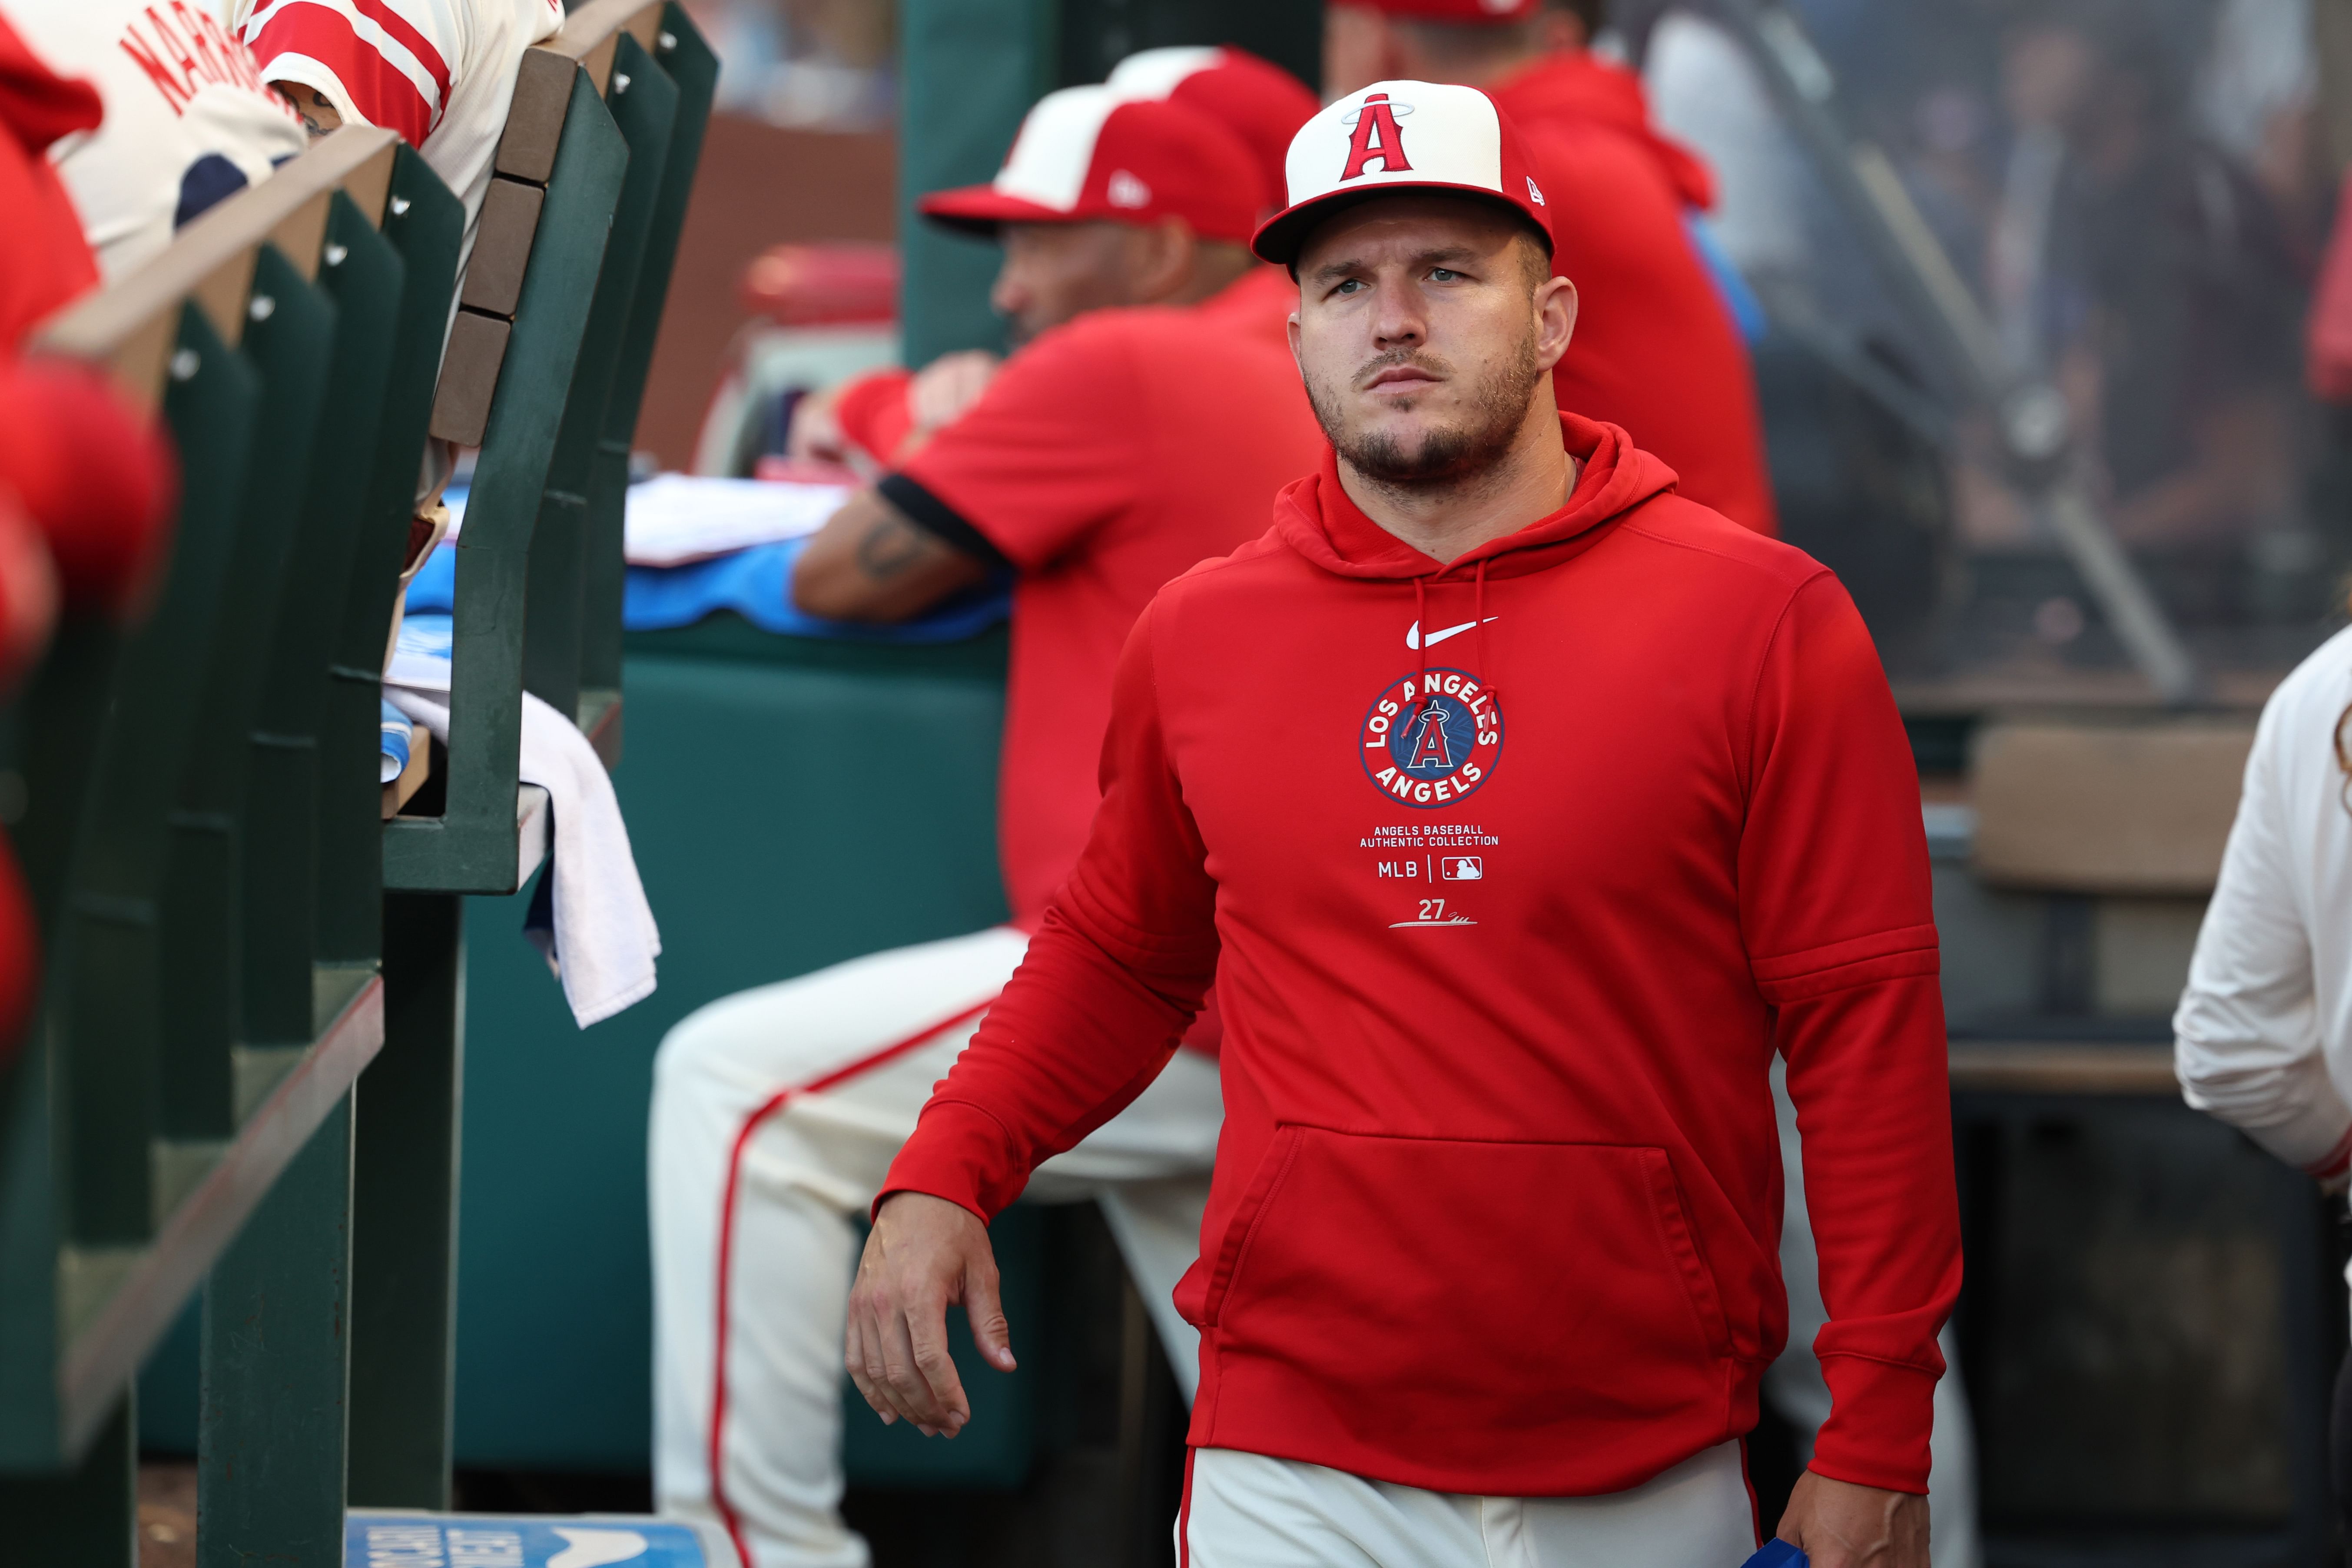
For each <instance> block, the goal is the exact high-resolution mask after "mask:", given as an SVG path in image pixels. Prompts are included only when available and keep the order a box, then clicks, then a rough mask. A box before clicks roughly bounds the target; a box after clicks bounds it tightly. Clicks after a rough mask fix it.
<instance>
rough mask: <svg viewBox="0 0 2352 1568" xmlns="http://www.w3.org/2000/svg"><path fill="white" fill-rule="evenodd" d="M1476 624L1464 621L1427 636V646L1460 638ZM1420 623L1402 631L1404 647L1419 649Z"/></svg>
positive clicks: (1490, 618) (1490, 617)
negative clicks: (1451, 638) (1450, 638)
mask: <svg viewBox="0 0 2352 1568" xmlns="http://www.w3.org/2000/svg"><path fill="white" fill-rule="evenodd" d="M1486 618H1487V619H1488V620H1490V621H1491V620H1494V619H1496V616H1487V617H1486ZM1477 624H1478V623H1477V622H1475V621H1465V622H1463V623H1462V624H1461V625H1460V626H1447V627H1446V628H1445V629H1444V631H1438V632H1432V633H1430V634H1429V646H1430V647H1436V646H1437V645H1438V644H1439V643H1442V642H1444V640H1445V639H1446V638H1447V637H1460V636H1461V635H1462V634H1463V633H1464V632H1466V631H1468V630H1469V629H1470V628H1471V627H1472V626H1476V625H1477ZM1421 644H1422V636H1421V623H1420V622H1419V621H1415V622H1413V623H1412V625H1411V626H1407V627H1405V629H1404V646H1405V647H1411V648H1417V647H1421Z"/></svg>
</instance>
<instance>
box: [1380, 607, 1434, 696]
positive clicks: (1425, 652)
mask: <svg viewBox="0 0 2352 1568" xmlns="http://www.w3.org/2000/svg"><path fill="white" fill-rule="evenodd" d="M1412 614H1413V622H1412V626H1413V639H1412V640H1413V641H1415V642H1417V643H1419V644H1420V645H1421V676H1420V679H1418V680H1417V681H1416V682H1415V683H1414V685H1413V689H1414V690H1415V691H1418V692H1419V693H1421V700H1419V701H1418V702H1416V703H1414V704H1413V708H1412V711H1413V716H1414V717H1415V718H1419V717H1420V716H1421V715H1422V714H1423V713H1426V712H1427V711H1429V579H1428V578H1427V577H1415V578H1414V579H1413V580H1412ZM1389 624H1390V625H1391V626H1394V625H1395V624H1396V623H1395V622H1393V621H1391V622H1390V623H1389Z"/></svg>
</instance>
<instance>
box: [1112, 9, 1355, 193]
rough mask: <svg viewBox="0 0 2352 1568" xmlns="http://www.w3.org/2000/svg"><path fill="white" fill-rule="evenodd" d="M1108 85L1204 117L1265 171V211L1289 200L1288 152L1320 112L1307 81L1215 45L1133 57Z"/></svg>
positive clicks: (1120, 65)
mask: <svg viewBox="0 0 2352 1568" xmlns="http://www.w3.org/2000/svg"><path fill="white" fill-rule="evenodd" d="M1103 85H1104V86H1105V87H1108V88H1113V89H1117V90H1118V91H1120V92H1123V93H1125V94H1126V95H1127V96H1128V97H1129V98H1164V99H1166V100H1169V101H1170V102H1171V103H1181V104H1182V105H1184V106H1185V107H1186V108H1188V109H1196V110H1200V111H1201V112H1202V113H1203V114H1205V115H1207V116H1209V117H1210V118H1211V119H1212V120H1215V121H1219V122H1221V123H1222V124H1223V125H1224V126H1225V127H1226V128H1227V129H1228V130H1230V131H1232V132H1234V134H1235V135H1237V136H1239V137H1240V138H1241V139H1242V141H1243V142H1244V143H1245V144H1246V145H1247V146H1248V148H1249V150H1250V154H1251V156H1252V157H1254V158H1255V159H1256V161H1257V163H1258V167H1259V168H1260V169H1261V170H1262V171H1264V177H1265V196H1264V197H1263V198H1262V199H1261V200H1260V201H1259V203H1258V210H1259V211H1261V212H1271V211H1273V210H1274V209H1275V208H1276V207H1278V206H1280V205H1282V204H1283V202H1284V201H1285V200H1286V195H1285V184H1284V178H1283V172H1282V161H1283V158H1284V156H1285V155H1286V154H1287V153H1288V152H1289V151H1290V139H1291V138H1292V137H1293V136H1296V135H1297V134H1298V128H1299V127H1300V126H1302V125H1304V124H1306V123H1307V121H1308V120H1310V119H1312V118H1313V117H1314V114H1315V110H1317V109H1318V108H1319V107H1321V106H1320V105H1319V104H1318V102H1317V101H1316V99H1315V95H1314V94H1313V93H1311V92H1309V91H1307V84H1306V83H1305V82H1303V81H1300V80H1299V79H1297V77H1295V76H1292V75H1291V74H1290V73H1289V72H1288V71H1286V70H1284V69H1283V68H1281V67H1280V66H1278V65H1276V64H1275V63H1274V62H1273V61H1271V60H1262V59H1260V58H1257V57H1256V56H1255V55H1253V54H1250V53H1248V52H1247V51H1246V50H1243V49H1236V48H1233V47H1228V46H1224V45H1216V44H1212V45H1207V46H1196V45H1177V46H1175V47H1170V48H1165V49H1145V50H1143V51H1142V52H1140V53H1139V54H1132V55H1129V56H1128V57H1127V58H1125V59H1123V60H1121V61H1119V62H1118V66H1117V67H1116V68H1114V69H1113V70H1112V71H1111V73H1110V75H1109V77H1108V79H1106V80H1105V81H1104V82H1103Z"/></svg>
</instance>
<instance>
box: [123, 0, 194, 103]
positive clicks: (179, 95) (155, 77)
mask: <svg viewBox="0 0 2352 1568" xmlns="http://www.w3.org/2000/svg"><path fill="white" fill-rule="evenodd" d="M148 19H149V20H150V21H151V22H152V20H153V19H154V18H153V15H152V13H150V14H149V18H148ZM115 41H116V42H117V43H119V44H120V45H121V46H122V52H123V53H124V54H126V55H129V56H130V57H131V59H132V60H134V61H135V62H137V64H138V66H139V68H140V69H141V70H142V71H145V72H146V73H147V79H148V80H149V81H152V82H153V83H154V84H155V90H156V91H157V92H160V93H162V94H163V101H164V102H165V103H168V104H170V105H171V106H172V112H173V113H174V114H185V113H186V112H187V108H186V105H187V101H188V100H189V99H190V98H192V97H194V93H193V92H191V91H190V90H189V89H188V87H187V84H186V83H184V82H183V81H182V80H181V79H179V78H178V77H175V76H173V74H172V71H171V68H170V67H168V66H166V65H165V64H164V63H163V61H162V60H159V59H157V58H155V57H154V55H153V54H152V53H151V52H150V51H149V49H148V47H147V46H146V45H145V44H144V43H142V41H141V40H140V37H139V35H138V34H137V33H134V32H132V31H131V29H130V28H129V27H125V28H123V29H122V37H120V38H118V39H116V40H115ZM165 52H167V53H168V52H169V46H166V47H165Z"/></svg>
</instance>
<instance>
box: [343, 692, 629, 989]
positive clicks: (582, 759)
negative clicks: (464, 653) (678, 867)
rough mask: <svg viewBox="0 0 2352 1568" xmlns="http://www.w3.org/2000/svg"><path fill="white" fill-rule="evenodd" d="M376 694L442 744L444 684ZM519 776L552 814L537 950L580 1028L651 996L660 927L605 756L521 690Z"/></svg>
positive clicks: (446, 707) (446, 728) (446, 732)
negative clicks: (548, 913)
mask: <svg viewBox="0 0 2352 1568" xmlns="http://www.w3.org/2000/svg"><path fill="white" fill-rule="evenodd" d="M383 694H384V696H385V697H386V698H387V699H389V700H391V701H392V703H393V705H394V707H396V708H398V709H399V710H401V711H402V712H403V713H405V714H407V715H408V716H409V717H410V718H411V719H414V720H415V721H417V722H418V723H420V724H422V725H424V726H425V728H426V729H427V730H430V731H433V734H434V736H435V737H436V739H438V740H439V741H440V742H442V744H444V745H446V744H447V743H448V741H449V699H448V696H447V694H446V692H440V691H425V690H419V689H415V688H414V687H405V686H391V685H387V686H386V687H385V688H384V689H383ZM522 782H523V783H524V784H538V785H540V786H541V788H543V789H545V790H546V791H547V795H548V800H549V804H550V809H551V814H552V816H554V819H555V821H554V826H553V827H552V829H551V838H552V840H553V842H552V844H551V847H550V849H549V853H548V859H549V862H550V864H549V866H548V868H547V870H546V872H545V876H546V878H547V880H548V883H549V884H550V886H551V897H550V901H551V904H552V906H553V910H554V915H555V919H554V940H553V942H552V943H551V945H549V946H548V947H547V948H546V949H545V951H546V952H547V963H548V967H549V968H551V969H552V970H554V971H555V973H556V977H557V978H558V979H560V980H562V982H563V998H564V1000H565V1001H567V1002H569V1003H570V1004H571V1005H572V1016H573V1017H574V1018H576V1019H578V1020H579V1022H580V1026H581V1027H582V1028H583V1029H584V1028H586V1027H587V1026H589V1025H591V1024H596V1023H602V1022H603V1021H604V1019H606V1018H609V1017H611V1016H613V1015H614V1014H615V1013H618V1012H620V1011H621V1010H622V1009H623V1008H625V1007H628V1006H632V1005H635V1004H636V1003H638V1002H642V1001H644V1000H645V999H646V997H647V996H650V995H652V994H653V990H654V960H655V959H656V957H657V956H659V954H660V952H661V932H660V931H657V930H656V929H655V926H654V911H653V908H652V906H651V905H649V904H647V903H646V889H645V885H644V884H643V883H642V882H640V881H639V880H638V879H637V862H636V858H635V856H634V855H632V854H631V853H630V851H629V829H628V826H627V824H625V823H624V822H623V821H622V820H621V803H620V800H619V798H618V797H617V796H615V795H614V794H613V781H612V779H611V778H609V777H608V776H606V774H605V773H604V763H603V761H602V760H600V759H599V758H598V757H597V755H596V752H595V748H593V746H591V745H589V743H588V738H587V737H586V736H585V735H583V734H582V733H581V732H580V731H579V728H578V727H577V726H576V725H574V724H573V723H572V721H570V720H569V719H566V718H565V717H564V716H563V715H562V714H561V713H559V712H557V711H556V710H554V709H552V708H551V707H549V706H548V705H547V704H546V703H544V702H542V701H541V700H539V699H538V698H536V697H534V696H532V695H531V694H530V692H528V691H526V692H524V693H523V696H522Z"/></svg>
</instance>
